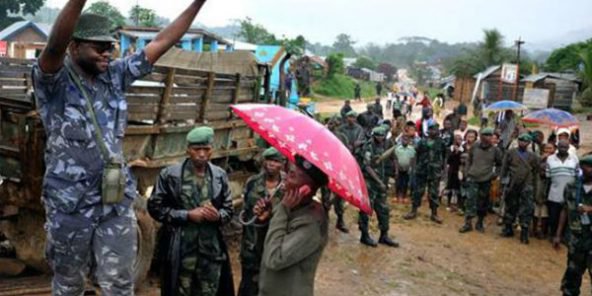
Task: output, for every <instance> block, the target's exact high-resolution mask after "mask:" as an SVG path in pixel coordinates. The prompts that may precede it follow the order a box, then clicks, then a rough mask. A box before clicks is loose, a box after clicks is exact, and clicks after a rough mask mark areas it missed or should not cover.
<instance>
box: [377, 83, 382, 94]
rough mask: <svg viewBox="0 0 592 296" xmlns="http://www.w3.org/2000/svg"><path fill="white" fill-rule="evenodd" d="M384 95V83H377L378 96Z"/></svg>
mask: <svg viewBox="0 0 592 296" xmlns="http://www.w3.org/2000/svg"><path fill="white" fill-rule="evenodd" d="M381 94H382V83H380V82H376V95H377V96H378V97H380V95H381Z"/></svg>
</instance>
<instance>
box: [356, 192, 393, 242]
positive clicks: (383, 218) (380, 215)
mask: <svg viewBox="0 0 592 296" xmlns="http://www.w3.org/2000/svg"><path fill="white" fill-rule="evenodd" d="M368 183H369V185H368V195H369V198H370V206H371V207H372V209H373V210H374V212H375V213H376V218H377V219H378V228H380V231H382V232H387V231H388V230H389V218H390V217H389V216H390V210H389V205H388V202H387V200H386V192H385V191H382V190H381V189H380V188H379V187H378V186H377V185H374V184H372V183H370V182H368ZM369 220H370V218H369V217H368V215H366V214H364V213H362V212H360V213H359V216H358V227H359V229H360V231H362V232H368V223H369Z"/></svg>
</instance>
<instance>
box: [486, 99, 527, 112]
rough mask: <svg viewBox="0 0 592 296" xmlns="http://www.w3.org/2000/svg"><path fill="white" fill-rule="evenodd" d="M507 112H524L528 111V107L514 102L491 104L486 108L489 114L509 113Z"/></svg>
mask: <svg viewBox="0 0 592 296" xmlns="http://www.w3.org/2000/svg"><path fill="white" fill-rule="evenodd" d="M507 110H513V111H522V110H528V107H526V106H524V105H522V104H520V103H517V102H514V101H507V100H506V101H499V102H495V103H493V104H490V105H489V106H487V108H485V111H488V112H499V111H507Z"/></svg>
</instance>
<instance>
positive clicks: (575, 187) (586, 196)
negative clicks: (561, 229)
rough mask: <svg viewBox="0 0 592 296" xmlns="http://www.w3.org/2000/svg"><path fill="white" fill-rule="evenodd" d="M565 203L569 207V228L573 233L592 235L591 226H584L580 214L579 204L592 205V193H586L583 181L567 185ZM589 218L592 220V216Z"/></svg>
mask: <svg viewBox="0 0 592 296" xmlns="http://www.w3.org/2000/svg"><path fill="white" fill-rule="evenodd" d="M580 178H581V177H580ZM578 191H579V197H578ZM578 198H579V200H578ZM565 203H566V205H567V226H568V227H569V229H570V230H571V233H572V234H576V235H578V234H579V235H582V234H586V235H588V236H590V235H592V231H591V228H590V226H591V225H590V224H588V225H583V224H582V223H581V217H582V215H580V213H579V212H578V204H580V203H581V204H584V205H589V206H590V205H592V191H590V192H588V193H586V191H585V190H584V186H583V185H582V181H581V179H580V180H577V181H576V182H573V183H570V184H568V185H567V187H566V188H565ZM589 218H590V219H592V215H589Z"/></svg>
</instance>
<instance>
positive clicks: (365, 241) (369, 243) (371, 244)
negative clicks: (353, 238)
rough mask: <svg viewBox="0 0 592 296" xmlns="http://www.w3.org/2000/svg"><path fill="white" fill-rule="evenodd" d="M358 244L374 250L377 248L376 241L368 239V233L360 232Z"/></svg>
mask: <svg viewBox="0 0 592 296" xmlns="http://www.w3.org/2000/svg"><path fill="white" fill-rule="evenodd" d="M360 243H362V244H363V245H366V246H369V247H374V248H376V247H377V246H378V244H377V243H376V241H374V240H373V239H372V237H370V234H368V231H362V237H360Z"/></svg>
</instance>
